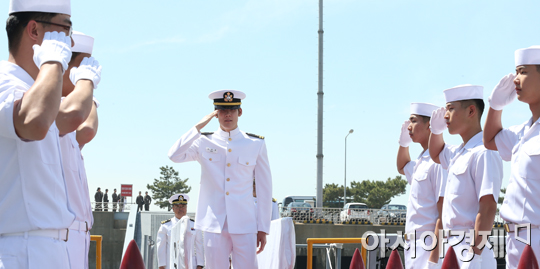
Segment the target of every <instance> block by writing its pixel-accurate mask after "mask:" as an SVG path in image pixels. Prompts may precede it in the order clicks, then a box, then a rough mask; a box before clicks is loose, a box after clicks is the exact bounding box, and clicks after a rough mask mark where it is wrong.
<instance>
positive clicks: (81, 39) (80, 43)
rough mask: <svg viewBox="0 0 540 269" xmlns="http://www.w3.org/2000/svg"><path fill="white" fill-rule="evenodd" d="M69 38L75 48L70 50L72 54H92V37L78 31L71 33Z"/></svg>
mask: <svg viewBox="0 0 540 269" xmlns="http://www.w3.org/2000/svg"><path fill="white" fill-rule="evenodd" d="M71 37H72V38H73V42H75V46H73V48H71V51H72V52H82V53H88V54H92V49H93V48H94V38H93V37H91V36H89V35H85V34H83V33H81V32H78V31H73V35H72V36H71Z"/></svg>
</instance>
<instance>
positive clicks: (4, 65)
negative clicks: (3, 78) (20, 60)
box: [0, 61, 34, 90]
mask: <svg viewBox="0 0 540 269" xmlns="http://www.w3.org/2000/svg"><path fill="white" fill-rule="evenodd" d="M0 74H5V75H8V76H12V77H14V78H17V79H18V80H19V81H20V82H21V83H23V84H26V85H25V86H26V87H24V88H25V89H27V90H28V89H30V87H31V86H32V84H34V79H33V78H32V77H31V76H30V75H29V74H28V73H27V72H26V71H24V69H22V68H21V67H20V66H18V65H16V64H14V63H11V62H8V61H1V62H0Z"/></svg>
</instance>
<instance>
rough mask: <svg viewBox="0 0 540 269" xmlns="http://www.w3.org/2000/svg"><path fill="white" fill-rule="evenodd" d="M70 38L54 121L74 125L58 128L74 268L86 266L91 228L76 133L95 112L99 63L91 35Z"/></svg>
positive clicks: (91, 219)
mask: <svg viewBox="0 0 540 269" xmlns="http://www.w3.org/2000/svg"><path fill="white" fill-rule="evenodd" d="M72 38H73V41H74V42H75V46H73V48H72V49H71V51H72V52H73V54H72V57H71V61H70V62H69V67H68V70H67V72H66V73H65V74H64V83H63V87H62V97H63V98H62V103H61V104H60V111H59V113H58V116H57V122H59V119H61V120H62V121H63V122H64V123H65V124H64V126H63V127H64V128H62V129H67V130H68V131H69V130H73V129H77V131H72V132H70V133H66V134H64V133H63V132H62V130H60V148H61V150H62V164H63V167H64V175H65V177H66V186H67V190H68V192H67V193H68V200H69V203H70V205H71V209H72V210H73V213H75V221H74V222H73V224H71V226H70V227H69V240H68V254H69V262H70V264H71V268H72V269H75V268H88V252H89V250H90V232H89V230H90V229H92V224H93V223H94V218H93V215H92V206H91V204H90V193H89V191H88V180H87V177H86V170H85V168H84V160H83V157H82V155H81V148H80V144H79V142H78V140H77V136H79V140H80V137H81V135H80V134H78V133H80V132H81V131H82V132H89V129H90V126H91V124H86V125H85V126H87V127H86V128H85V129H83V130H80V129H79V127H80V126H81V125H83V124H84V123H85V122H87V121H92V119H88V118H89V116H90V115H91V114H92V111H94V113H95V108H96V103H95V102H94V101H93V92H94V88H97V85H98V83H99V81H100V79H101V66H100V65H99V63H98V62H97V61H95V60H94V59H93V58H91V54H92V49H93V45H94V38H93V37H91V36H88V35H85V34H83V33H80V32H74V33H73V35H72ZM89 57H90V58H89ZM90 118H92V117H90ZM96 124H97V121H96ZM91 129H94V131H93V133H94V135H95V130H96V129H97V126H92V127H91ZM92 137H93V136H92ZM81 143H82V142H81Z"/></svg>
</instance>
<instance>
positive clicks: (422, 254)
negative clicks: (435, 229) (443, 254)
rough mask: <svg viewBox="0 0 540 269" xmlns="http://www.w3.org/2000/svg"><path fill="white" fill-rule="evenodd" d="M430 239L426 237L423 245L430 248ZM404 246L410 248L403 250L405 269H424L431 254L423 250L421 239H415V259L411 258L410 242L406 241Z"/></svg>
mask: <svg viewBox="0 0 540 269" xmlns="http://www.w3.org/2000/svg"><path fill="white" fill-rule="evenodd" d="M420 234H421V233H418V236H420ZM432 241H433V240H432V238H431V237H426V241H425V245H426V246H428V247H430V246H431V243H432ZM406 244H407V245H409V246H410V248H409V249H408V250H407V249H406V250H405V253H404V254H405V255H404V256H405V269H424V268H426V266H427V262H428V260H429V255H430V254H431V251H426V250H424V247H423V245H422V239H416V241H415V244H416V247H415V248H416V257H415V258H413V257H412V256H413V249H412V247H413V245H412V244H411V241H409V240H408V241H406Z"/></svg>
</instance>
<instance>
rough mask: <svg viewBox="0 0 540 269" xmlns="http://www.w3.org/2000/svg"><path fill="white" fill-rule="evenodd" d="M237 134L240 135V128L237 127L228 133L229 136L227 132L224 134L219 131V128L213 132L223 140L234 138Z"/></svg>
mask: <svg viewBox="0 0 540 269" xmlns="http://www.w3.org/2000/svg"><path fill="white" fill-rule="evenodd" d="M239 133H240V128H238V127H236V129H234V130H232V131H231V132H230V134H229V132H225V131H223V130H221V128H219V129H218V130H217V131H216V132H215V134H217V135H219V136H220V137H224V138H226V137H234V136H236V135H237V134H239Z"/></svg>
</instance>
